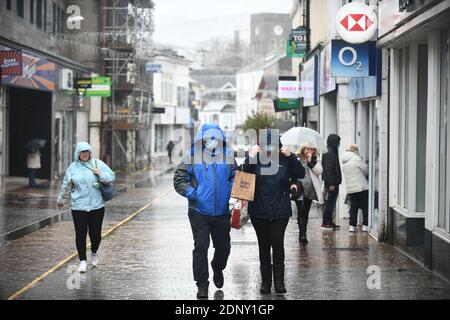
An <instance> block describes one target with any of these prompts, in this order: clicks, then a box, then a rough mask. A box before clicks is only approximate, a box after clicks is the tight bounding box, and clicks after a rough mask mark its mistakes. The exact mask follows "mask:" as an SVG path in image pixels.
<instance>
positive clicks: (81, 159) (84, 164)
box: [58, 142, 116, 273]
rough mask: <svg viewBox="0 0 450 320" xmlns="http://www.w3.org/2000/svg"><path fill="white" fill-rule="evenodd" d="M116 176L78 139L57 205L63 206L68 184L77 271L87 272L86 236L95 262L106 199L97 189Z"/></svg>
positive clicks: (92, 261)
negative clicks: (69, 187)
mask: <svg viewBox="0 0 450 320" xmlns="http://www.w3.org/2000/svg"><path fill="white" fill-rule="evenodd" d="M115 178H116V175H115V174H114V172H113V171H112V170H111V169H110V168H109V167H108V166H107V165H106V164H105V163H104V162H103V161H101V160H98V159H93V158H92V147H91V146H90V145H89V144H88V143H86V142H80V143H78V144H77V147H76V149H75V159H74V162H72V164H71V165H70V166H69V168H67V170H66V174H65V176H64V180H63V183H62V186H61V191H60V193H59V196H58V206H59V207H63V206H64V194H65V192H66V188H67V187H68V186H69V185H70V186H71V192H70V194H71V209H72V217H73V221H74V224H75V233H76V245H77V250H78V256H79V258H80V267H79V268H78V271H79V272H82V273H84V272H86V269H87V263H86V237H87V233H88V230H89V238H90V239H91V244H92V246H91V264H92V266H93V267H95V266H97V264H98V254H97V251H98V248H99V246H100V241H101V232H102V223H103V217H104V215H105V201H104V200H103V197H102V194H101V192H100V183H104V184H110V183H113V182H114V180H115Z"/></svg>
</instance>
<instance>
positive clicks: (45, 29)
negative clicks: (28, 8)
mask: <svg viewBox="0 0 450 320" xmlns="http://www.w3.org/2000/svg"><path fill="white" fill-rule="evenodd" d="M44 31H47V0H44Z"/></svg>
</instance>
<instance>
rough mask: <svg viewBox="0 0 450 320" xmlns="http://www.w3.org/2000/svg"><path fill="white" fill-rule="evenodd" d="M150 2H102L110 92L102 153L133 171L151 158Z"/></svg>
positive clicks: (117, 166) (118, 166)
mask: <svg viewBox="0 0 450 320" xmlns="http://www.w3.org/2000/svg"><path fill="white" fill-rule="evenodd" d="M153 8H154V4H153V2H152V1H151V0H102V1H101V24H102V53H103V72H104V74H105V75H107V76H109V77H111V80H112V96H111V98H110V99H109V101H108V102H107V103H106V105H104V107H103V112H102V157H103V158H104V159H105V160H106V161H108V163H110V164H111V165H112V167H113V168H115V169H122V170H126V169H127V170H136V169H140V168H142V167H145V166H147V165H148V164H149V163H150V159H151V150H150V137H151V105H152V81H151V80H152V79H151V75H150V74H148V73H147V72H146V63H147V62H148V61H150V54H151V49H152V35H153Z"/></svg>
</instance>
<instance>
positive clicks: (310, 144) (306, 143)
mask: <svg viewBox="0 0 450 320" xmlns="http://www.w3.org/2000/svg"><path fill="white" fill-rule="evenodd" d="M306 148H311V149H314V154H315V156H316V157H317V158H318V157H319V156H320V152H319V150H318V149H317V148H316V147H314V145H313V143H312V142H310V141H307V142H305V143H304V144H302V145H301V146H300V148H299V149H298V150H297V151H296V152H295V154H296V155H297V156H299V157H300V158H301V159H305V158H304V157H303V150H304V149H306Z"/></svg>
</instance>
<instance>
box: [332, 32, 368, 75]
mask: <svg viewBox="0 0 450 320" xmlns="http://www.w3.org/2000/svg"><path fill="white" fill-rule="evenodd" d="M375 50H376V48H375V41H369V42H366V43H363V44H351V43H348V42H345V41H343V40H332V41H331V76H332V77H344V78H347V77H368V76H370V75H373V74H374V73H375Z"/></svg>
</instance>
